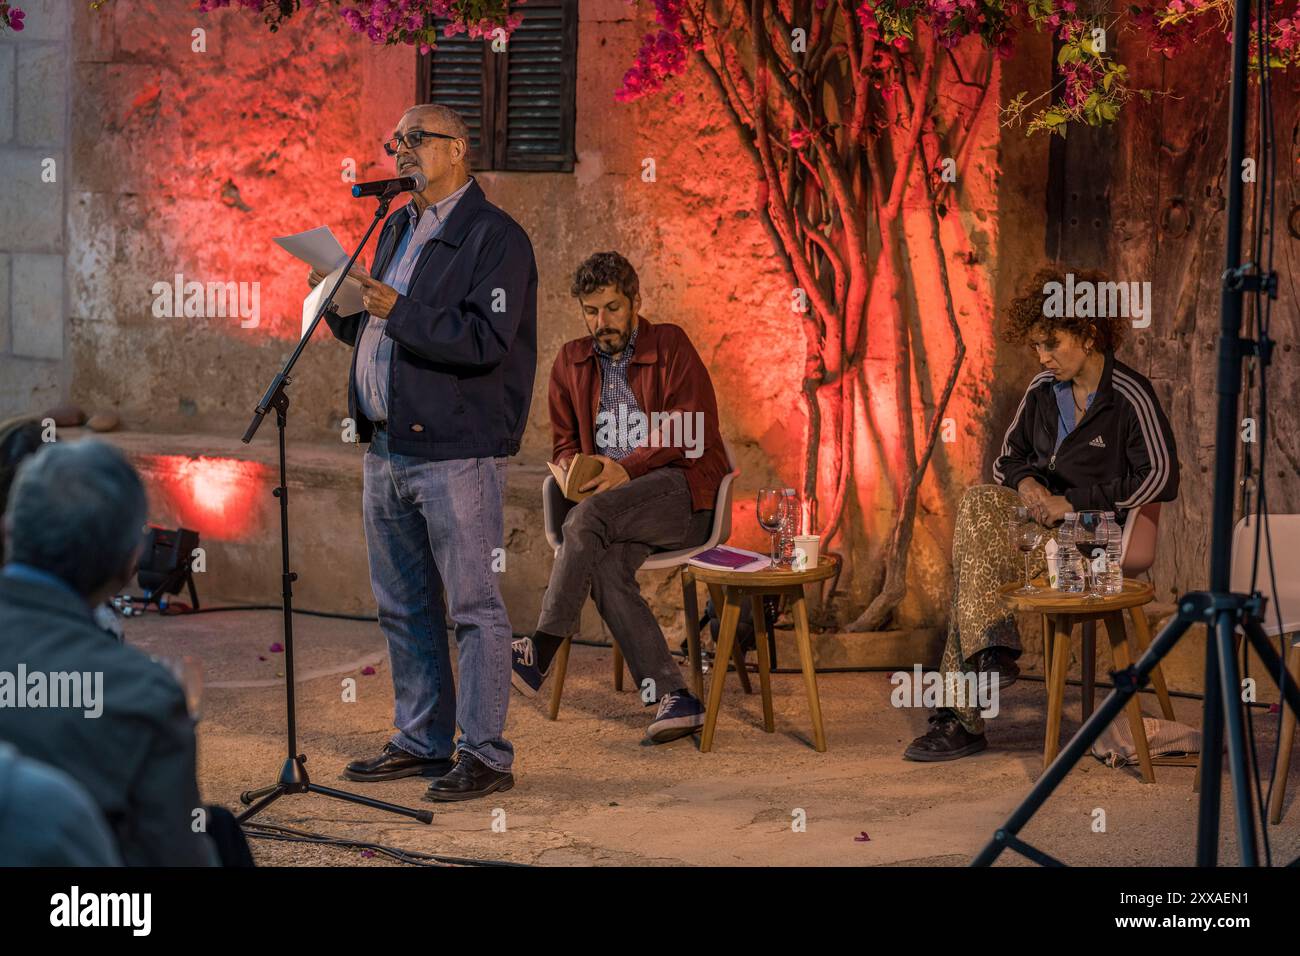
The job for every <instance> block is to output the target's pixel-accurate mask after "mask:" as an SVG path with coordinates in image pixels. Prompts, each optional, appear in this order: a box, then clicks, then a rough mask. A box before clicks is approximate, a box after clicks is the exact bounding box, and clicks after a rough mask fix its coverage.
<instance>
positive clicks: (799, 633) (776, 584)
mask: <svg viewBox="0 0 1300 956" xmlns="http://www.w3.org/2000/svg"><path fill="white" fill-rule="evenodd" d="M837 564H838V562H837V561H836V559H835V558H832V557H830V556H829V555H823V556H822V558H821V560H820V561H819V562H818V564H817V567H815V568H810V569H808V570H807V571H790V570H787V569H776V570H764V571H720V570H715V569H712V568H700V567H695V566H694V565H687V566H686V568H685V569H684V570H683V574H689V575H691V576H692V577H693V580H696V581H702V582H704V583H705V584H706V585H708V588H709V593H710V595H712V597H713V606H714V607H715V608H718V609H720V610H719V618H720V622H719V628H718V646H717V650H716V652H715V653H714V657H713V660H714V664H715V666H714V668H713V677H712V680H710V682H709V699H708V705H707V708H706V710H705V715H704V734H703V737H702V738H701V740H700V750H702V751H704V752H706V753H707V752H708V751H709V750H711V749H713V731H714V728H715V727H716V726H717V723H718V710H719V709H720V708H721V706H722V686H723V684H724V682H725V681H726V677H727V661H728V660H729V659H731V657H732V654H733V650H734V649H735V646H736V624H737V623H738V622H739V620H740V606H741V602H743V601H744V600H745V599H746V598H748V599H750V600H751V601H752V602H753V611H754V640H755V643H756V644H757V646H758V647H757V649H758V682H759V686H760V687H761V688H762V693H763V729H764V730H765V731H767V732H768V733H769V734H771V733H775V732H776V723H775V720H774V718H773V716H772V663H771V661H770V660H769V659H768V652H767V628H766V622H765V619H764V617H763V598H764V597H765V596H766V595H769V594H772V595H777V596H781V597H787V598H789V599H790V606H791V610H792V612H793V615H794V633H795V642H796V644H797V645H798V647H799V663H800V666H801V667H802V669H803V682H804V687H805V688H806V689H807V691H808V709H809V710H810V711H811V712H812V721H813V740H814V746H815V747H816V749H817V752H818V753H824V752H825V751H826V733H825V731H824V730H823V729H822V707H821V701H820V699H819V698H818V696H817V672H816V670H815V669H814V667H813V656H812V640H811V638H810V637H809V633H808V605H807V603H806V602H805V601H804V593H803V586H804V585H805V584H813V583H815V582H817V581H824V580H826V579H827V578H829V577H831V576H832V575H833V574H835V569H836V567H837ZM686 583H689V581H688V582H686ZM690 590H692V592H693V590H694V589H693V588H691V589H690ZM689 618H690V614H689V613H688V614H687V619H688V621H689ZM697 620H698V618H697ZM698 656H699V655H698V654H697V655H696V657H697V659H698ZM740 674H741V676H742V680H747V678H746V677H745V676H744V670H743V665H742V669H740Z"/></svg>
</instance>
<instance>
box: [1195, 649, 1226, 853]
mask: <svg viewBox="0 0 1300 956" xmlns="http://www.w3.org/2000/svg"><path fill="white" fill-rule="evenodd" d="M1204 690H1205V699H1204V701H1202V704H1201V766H1200V769H1199V771H1198V777H1199V780H1200V787H1201V799H1200V803H1199V806H1198V812H1197V824H1196V829H1197V837H1196V865H1197V866H1218V864H1219V813H1220V809H1219V797H1220V790H1221V789H1222V785H1223V701H1222V699H1221V698H1222V689H1221V688H1220V685H1219V650H1218V647H1217V646H1216V641H1215V636H1214V628H1213V626H1210V625H1207V626H1206V629H1205V688H1204Z"/></svg>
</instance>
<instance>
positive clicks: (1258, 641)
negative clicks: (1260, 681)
mask: <svg viewBox="0 0 1300 956" xmlns="http://www.w3.org/2000/svg"><path fill="white" fill-rule="evenodd" d="M1241 629H1242V630H1243V631H1245V632H1246V637H1247V639H1248V640H1249V641H1250V645H1251V647H1253V648H1255V653H1256V654H1258V655H1259V659H1260V660H1261V661H1262V662H1263V664H1264V671H1265V673H1267V674H1268V675H1269V676H1270V677H1272V678H1274V679H1275V680H1277V681H1278V690H1279V691H1280V692H1281V696H1282V700H1283V706H1286V707H1290V708H1291V711H1292V712H1293V713H1294V714H1295V715H1296V716H1297V717H1300V687H1297V685H1296V682H1295V680H1294V679H1293V678H1292V677H1291V674H1290V672H1288V671H1287V669H1286V668H1285V667H1283V666H1282V661H1281V659H1280V658H1279V657H1278V656H1277V649H1276V648H1275V647H1273V644H1272V642H1271V641H1270V640H1269V639H1268V635H1267V634H1265V633H1264V629H1263V628H1262V627H1260V626H1259V622H1258V621H1256V620H1254V619H1251V620H1248V621H1245V622H1243V623H1242V625H1241Z"/></svg>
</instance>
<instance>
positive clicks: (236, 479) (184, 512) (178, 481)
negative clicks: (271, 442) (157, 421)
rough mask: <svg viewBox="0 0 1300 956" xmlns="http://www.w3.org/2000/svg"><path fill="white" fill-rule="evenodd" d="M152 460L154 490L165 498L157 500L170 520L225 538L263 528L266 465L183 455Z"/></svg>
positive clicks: (228, 538) (236, 537)
mask: <svg viewBox="0 0 1300 956" xmlns="http://www.w3.org/2000/svg"><path fill="white" fill-rule="evenodd" d="M149 464H150V466H151V467H152V469H156V471H157V475H158V482H157V485H156V489H157V491H158V493H159V496H160V497H161V499H162V500H161V501H158V502H156V503H155V504H156V505H158V506H161V507H162V509H163V510H164V511H165V512H166V513H167V515H168V517H169V519H170V520H169V523H173V524H177V525H180V526H181V527H185V528H193V529H194V530H195V531H197V532H199V534H200V535H202V536H203V537H205V538H214V539H217V540H225V541H230V540H238V539H241V538H245V537H248V536H249V535H250V534H251V533H252V532H253V531H255V530H256V529H257V528H258V527H259V526H260V523H261V522H260V508H259V507H257V505H256V502H257V501H258V500H259V497H260V496H262V495H264V494H265V491H266V488H267V485H268V482H269V479H270V472H269V470H268V469H267V467H266V466H265V465H261V464H258V463H256V462H250V461H240V460H238V459H234V458H204V457H199V458H190V457H186V456H183V455H159V456H152V457H151V459H150V462H149ZM159 517H161V516H159ZM151 519H153V520H157V519H155V518H154V516H152V515H151Z"/></svg>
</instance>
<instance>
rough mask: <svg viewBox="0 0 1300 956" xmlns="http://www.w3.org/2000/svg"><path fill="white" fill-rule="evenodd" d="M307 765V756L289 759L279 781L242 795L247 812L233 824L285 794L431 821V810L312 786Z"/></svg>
mask: <svg viewBox="0 0 1300 956" xmlns="http://www.w3.org/2000/svg"><path fill="white" fill-rule="evenodd" d="M306 762H307V757H306V756H305V755H303V754H299V755H298V756H296V757H290V758H289V759H288V760H286V761H285V762H284V767H282V768H281V770H280V780H279V782H277V783H273V784H271V785H270V786H269V787H262V788H260V789H258V790H245V791H244V792H243V793H241V794H240V795H239V802H240V803H242V804H243V805H244V806H246V807H248V809H247V810H245V811H244V812H243V813H241V814H239V816H237V817H235V822H236V823H243V822H244V821H245V820H248V819H249V818H250V817H252V816H253V815H254V814H258V813H261V812H262V811H263V810H265V809H266V808H267V807H269V806H270V805H271V804H273V803H274V802H275V801H276V800H279V799H280V798H281V797H283V796H284V795H285V794H286V793H319V794H320V795H321V796H323V797H333V798H334V799H335V800H345V801H347V802H348V803H356V804H360V805H361V806H363V807H370V808H371V809H372V810H385V811H387V812H388V813H396V814H399V815H400V816H404V817H410V818H411V819H412V820H419V821H420V822H421V823H432V822H433V811H432V810H413V809H411V808H410V807H401V806H398V805H397V804H395V803H385V802H384V801H382V800H372V799H371V798H370V797H362V796H359V795H357V794H355V793H348V792H347V791H346V790H335V789H334V788H333V787H322V786H320V785H318V784H314V783H312V782H311V780H310V779H309V778H308V777H307V768H306V767H305V766H303V764H305V763H306ZM250 804H251V806H250Z"/></svg>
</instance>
